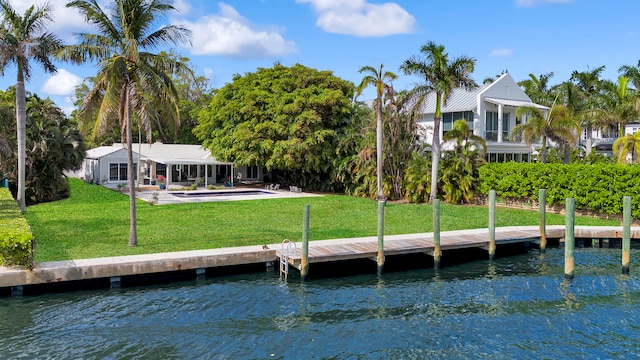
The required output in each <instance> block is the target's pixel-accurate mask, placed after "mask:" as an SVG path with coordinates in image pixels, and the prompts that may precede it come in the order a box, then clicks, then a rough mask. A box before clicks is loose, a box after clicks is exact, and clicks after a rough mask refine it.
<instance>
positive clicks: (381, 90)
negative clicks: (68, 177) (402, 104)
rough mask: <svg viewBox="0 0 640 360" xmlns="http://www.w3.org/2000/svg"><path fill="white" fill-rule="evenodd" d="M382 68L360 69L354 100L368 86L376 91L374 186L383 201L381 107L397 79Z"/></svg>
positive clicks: (389, 96)
mask: <svg viewBox="0 0 640 360" xmlns="http://www.w3.org/2000/svg"><path fill="white" fill-rule="evenodd" d="M383 67H384V65H383V64H380V69H379V70H377V69H376V68H374V67H373V66H363V67H362V68H360V73H361V74H362V73H364V74H365V76H364V77H363V78H362V82H361V83H360V85H359V86H358V88H357V89H356V91H357V93H356V98H357V97H358V96H359V95H360V94H361V93H362V91H364V89H365V88H367V87H368V86H373V87H374V88H375V89H376V98H375V100H374V102H373V107H374V109H375V112H376V169H377V171H376V174H377V179H376V184H377V197H378V200H384V199H385V196H384V191H383V190H382V177H383V174H382V165H383V164H382V153H383V149H382V130H383V129H382V107H383V101H385V100H386V99H389V98H393V85H392V84H391V82H392V81H393V80H395V79H397V78H398V76H397V75H396V74H394V73H392V72H391V71H385V72H383V71H382V68H383Z"/></svg>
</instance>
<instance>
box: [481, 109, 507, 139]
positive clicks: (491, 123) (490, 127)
mask: <svg viewBox="0 0 640 360" xmlns="http://www.w3.org/2000/svg"><path fill="white" fill-rule="evenodd" d="M485 118H486V133H485V139H486V140H487V141H498V113H497V112H492V111H487V112H486V117H485ZM508 136H509V113H504V112H503V113H502V138H503V139H507V137H508Z"/></svg>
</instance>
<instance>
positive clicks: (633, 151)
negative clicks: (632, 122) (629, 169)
mask: <svg viewBox="0 0 640 360" xmlns="http://www.w3.org/2000/svg"><path fill="white" fill-rule="evenodd" d="M612 149H613V154H614V155H615V156H616V157H617V159H618V162H619V163H620V164H627V163H631V164H635V163H636V162H638V158H639V157H640V131H639V132H636V133H635V134H633V135H631V134H627V135H625V136H623V137H620V138H618V140H616V141H615V142H614V143H613V148H612ZM629 160H630V161H629Z"/></svg>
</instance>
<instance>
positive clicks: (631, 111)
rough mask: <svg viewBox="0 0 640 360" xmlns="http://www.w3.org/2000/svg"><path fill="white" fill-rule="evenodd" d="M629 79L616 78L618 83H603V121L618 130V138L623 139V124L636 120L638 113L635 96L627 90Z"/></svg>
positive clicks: (639, 113) (631, 91)
mask: <svg viewBox="0 0 640 360" xmlns="http://www.w3.org/2000/svg"><path fill="white" fill-rule="evenodd" d="M629 81H630V79H629V78H628V77H626V76H620V77H618V82H617V83H613V82H610V81H606V82H604V83H603V84H604V90H605V91H606V94H604V96H605V97H604V98H605V105H606V106H605V108H604V120H605V121H606V124H607V125H608V126H616V127H617V128H618V137H624V127H625V124H626V123H628V122H630V121H633V120H636V119H638V116H639V115H640V112H639V111H638V108H637V107H636V94H635V92H634V91H633V90H631V89H629V87H628V84H629Z"/></svg>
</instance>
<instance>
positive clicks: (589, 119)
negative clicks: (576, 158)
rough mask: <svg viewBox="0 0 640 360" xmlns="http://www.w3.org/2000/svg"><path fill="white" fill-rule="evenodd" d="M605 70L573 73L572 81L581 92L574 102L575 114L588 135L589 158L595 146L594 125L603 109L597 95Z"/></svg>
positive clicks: (587, 150)
mask: <svg viewBox="0 0 640 360" xmlns="http://www.w3.org/2000/svg"><path fill="white" fill-rule="evenodd" d="M604 69H605V67H604V66H600V67H597V68H595V69H593V70H591V71H583V72H578V71H574V72H573V73H571V81H572V82H573V83H574V84H575V85H576V86H577V89H578V91H579V93H578V94H575V96H577V98H578V100H577V101H576V102H574V104H575V105H576V106H577V107H576V109H575V113H576V114H577V115H578V119H579V120H580V123H581V124H582V126H583V128H584V129H585V131H586V133H587V134H586V135H587V142H586V144H585V146H586V154H587V156H588V155H589V154H590V153H591V146H592V144H593V133H592V130H593V127H594V125H596V123H595V122H596V120H597V119H598V116H599V114H600V109H602V107H603V104H602V102H601V101H599V100H601V99H600V98H599V97H597V96H596V95H597V94H598V93H599V92H600V90H601V83H602V80H600V75H601V74H602V72H603V71H604Z"/></svg>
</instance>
